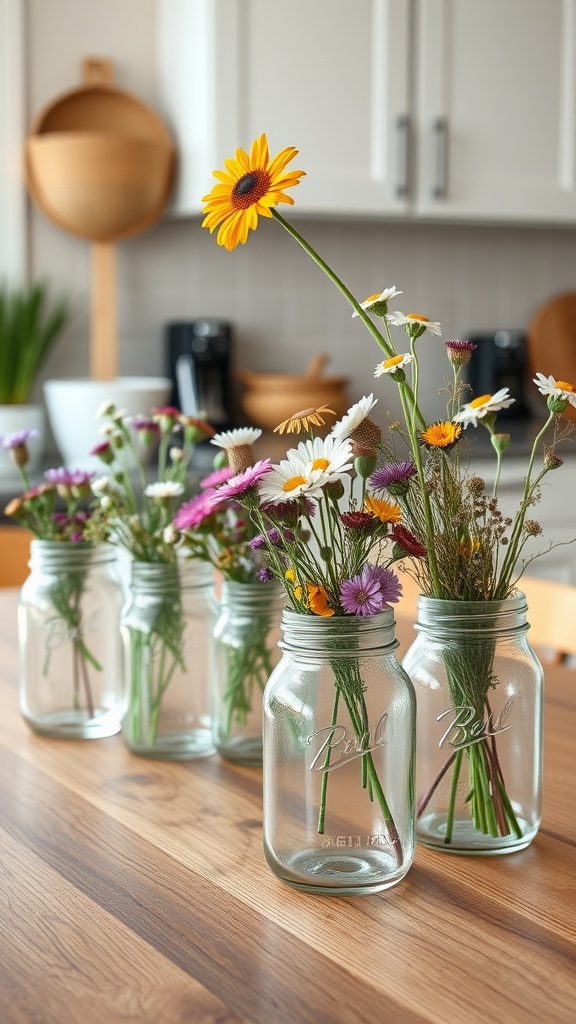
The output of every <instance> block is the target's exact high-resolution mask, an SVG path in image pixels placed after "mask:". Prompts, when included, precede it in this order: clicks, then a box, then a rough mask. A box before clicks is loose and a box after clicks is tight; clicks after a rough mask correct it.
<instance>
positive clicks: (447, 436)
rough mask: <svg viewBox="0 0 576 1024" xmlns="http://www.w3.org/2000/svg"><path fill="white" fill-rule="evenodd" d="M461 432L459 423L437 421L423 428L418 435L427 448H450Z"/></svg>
mask: <svg viewBox="0 0 576 1024" xmlns="http://www.w3.org/2000/svg"><path fill="white" fill-rule="evenodd" d="M461 433H462V427H461V426H460V424H459V423H450V421H447V422H445V423H442V422H440V421H439V422H438V423H433V424H432V426H430V427H427V429H426V430H423V431H422V433H421V434H420V437H421V439H422V441H423V442H424V444H425V445H427V447H428V448H451V447H452V445H453V444H456V442H457V441H458V439H459V437H460V434H461Z"/></svg>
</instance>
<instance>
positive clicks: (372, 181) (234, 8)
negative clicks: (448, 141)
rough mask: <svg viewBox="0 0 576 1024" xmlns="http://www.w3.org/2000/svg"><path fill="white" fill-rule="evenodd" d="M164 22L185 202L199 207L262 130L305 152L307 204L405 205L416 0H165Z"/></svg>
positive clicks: (314, 207)
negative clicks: (229, 161) (226, 164)
mask: <svg viewBox="0 0 576 1024" xmlns="http://www.w3.org/2000/svg"><path fill="white" fill-rule="evenodd" d="M159 27H160V68H161V74H160V81H161V89H162V98H163V102H164V114H165V116H166V117H167V120H168V122H169V123H172V126H173V128H174V130H175V133H176V139H177V144H178V146H179V149H180V174H179V180H178V185H177V193H176V201H175V206H174V209H175V212H177V213H193V212H197V211H198V210H199V208H200V206H201V203H200V199H201V197H202V196H203V195H205V193H206V192H207V191H208V190H209V189H210V188H211V187H212V185H213V184H214V179H213V178H212V170H213V169H214V168H215V167H219V166H222V164H223V160H224V159H225V158H226V157H228V156H232V155H233V153H234V151H235V149H236V147H237V146H239V145H241V146H242V147H243V148H246V149H247V148H249V146H250V144H251V142H252V140H253V139H255V138H256V137H257V136H258V135H260V134H261V133H262V132H265V133H266V135H267V137H268V142H269V145H270V150H271V152H273V153H276V152H278V151H279V150H280V149H284V148H285V147H286V146H295V147H296V148H297V149H298V150H299V155H298V157H297V158H296V160H295V161H294V166H296V165H297V166H298V167H302V168H303V169H304V170H306V172H307V176H306V178H304V179H303V180H302V182H301V184H300V185H299V186H298V189H297V190H296V191H297V196H296V194H295V199H296V202H297V208H298V211H299V212H304V211H308V212H322V213H342V212H345V213H366V214H372V213H373V212H374V211H376V210H379V211H386V212H388V213H405V212H406V211H407V208H408V141H409V140H408V132H409V119H408V109H409V35H408V30H409V5H408V3H407V2H406V0H312V2H311V0H291V3H290V4H285V3H281V2H279V0H192V2H190V0H160V26H159Z"/></svg>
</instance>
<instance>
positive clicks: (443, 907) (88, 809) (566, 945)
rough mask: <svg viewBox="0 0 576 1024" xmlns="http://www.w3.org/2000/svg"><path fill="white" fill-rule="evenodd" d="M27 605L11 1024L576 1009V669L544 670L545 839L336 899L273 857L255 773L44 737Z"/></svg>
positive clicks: (16, 747) (13, 777)
mask: <svg viewBox="0 0 576 1024" xmlns="http://www.w3.org/2000/svg"><path fill="white" fill-rule="evenodd" d="M16 604H17V596H16V592H15V591H12V590H6V591H1V592H0V704H1V708H2V715H1V718H0V722H1V726H0V850H1V855H0V893H1V907H0V951H1V955H0V1022H1V1024H40V1022H41V1024H72V1022H73V1024H76V1022H77V1024H132V1022H134V1024H147V1022H154V1024H180V1022H194V1024H205V1022H206V1024H208V1022H214V1024H216V1022H218V1024H236V1022H250V1024H380V1022H385V1024H387V1022H394V1024H445V1022H454V1024H492V1022H494V1024H496V1022H498V1024H500V1022H502V1024H512V1022H513V1024H531V1022H538V1024H540V1022H550V1024H567V1022H569V1021H572V1020H574V1011H575V1006H576V955H575V954H576V922H575V915H574V910H575V906H576V898H575V896H576V892H575V882H574V877H575V874H576V872H575V866H576V820H575V818H576V815H575V802H574V782H575V775H576V772H575V766H576V756H575V752H574V749H575V741H574V737H575V735H576V696H575V691H576V687H575V685H574V684H575V682H576V675H575V673H574V670H571V669H568V668H565V667H563V666H554V667H552V668H550V669H549V670H547V692H546V733H545V758H544V764H545V792H544V819H543V825H542V830H541V832H540V833H539V835H538V837H537V838H536V840H535V841H534V843H533V844H532V845H531V846H530V847H529V848H528V849H526V850H524V851H522V852H520V853H516V854H511V855H509V856H503V857H458V856H454V855H446V854H441V853H440V854H439V853H436V852H433V851H430V850H426V849H424V848H420V847H419V848H418V850H417V854H416V858H415V862H414V866H413V868H412V869H411V870H410V872H409V873H408V875H407V877H406V878H405V879H404V881H403V882H402V883H400V884H399V885H398V886H396V887H395V888H393V889H391V890H389V891H388V892H386V893H382V894H380V895H378V896H368V897H361V898H356V899H354V898H335V897H322V896H314V895H308V894H305V893H300V892H296V891H294V890H292V889H290V888H288V887H287V886H284V885H282V883H280V882H279V881H277V880H276V879H275V877H274V876H273V875H272V874H271V873H270V871H269V869H268V867H267V866H266V864H265V862H264V858H263V855H262V834H261V832H262V827H261V826H262V804H261V783H262V779H261V772H260V771H259V770H258V769H248V768H241V767H237V766H233V765H230V764H227V763H226V762H224V761H222V760H221V759H220V758H219V757H218V756H213V757H209V758H204V759H202V760H199V761H196V762H194V761H192V762H188V763H169V762H152V761H147V760H146V759H143V758H137V757H134V756H133V755H131V754H129V753H128V751H127V750H126V749H125V747H124V745H123V743H122V739H121V738H120V737H119V736H116V737H113V738H111V739H106V740H92V741H64V740H62V741H60V740H52V739H44V738H39V737H37V736H34V735H33V734H32V733H30V732H29V731H28V730H27V728H26V726H25V725H24V723H23V721H22V719H21V717H20V714H19V711H18V702H17V667H18V660H17V643H16ZM399 630H400V633H401V635H402V638H403V641H404V643H406V642H407V641H408V638H409V633H410V627H409V625H408V624H407V623H406V622H401V623H400V625H399Z"/></svg>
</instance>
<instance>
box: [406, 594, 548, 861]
mask: <svg viewBox="0 0 576 1024" xmlns="http://www.w3.org/2000/svg"><path fill="white" fill-rule="evenodd" d="M526 614H527V604H526V598H525V596H524V594H520V593H517V594H515V595H514V596H512V597H509V598H507V599H505V600H502V601H448V600H441V599H438V598H430V597H423V596H421V597H420V598H419V599H418V621H417V623H416V629H417V630H418V634H419V635H418V637H417V639H416V640H415V641H414V643H413V644H412V646H411V647H410V649H409V651H408V652H407V654H406V656H405V658H404V662H403V665H404V668H405V669H406V672H408V674H409V675H410V677H411V679H412V682H413V683H414V686H415V689H416V702H417V709H418V712H417V730H418V747H417V767H416V787H417V837H418V839H419V840H420V842H422V843H424V844H425V845H426V846H430V847H433V848H434V849H436V850H442V851H444V852H447V853H470V854H496V853H512V852H513V851H514V850H522V849H524V847H525V846H528V844H529V843H530V842H531V841H532V839H533V838H534V836H535V835H536V833H537V831H538V827H539V824H540V815H541V785H542V689H543V672H542V666H541V665H540V662H539V661H538V659H537V657H536V655H535V654H534V651H533V650H532V648H531V647H530V645H529V643H528V640H527V637H526V632H527V630H528V622H527V620H526Z"/></svg>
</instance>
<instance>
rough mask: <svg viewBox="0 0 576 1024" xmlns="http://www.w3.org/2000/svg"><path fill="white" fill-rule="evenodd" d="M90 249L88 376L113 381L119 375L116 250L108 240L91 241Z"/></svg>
mask: <svg viewBox="0 0 576 1024" xmlns="http://www.w3.org/2000/svg"><path fill="white" fill-rule="evenodd" d="M91 248H92V318H91V333H90V376H91V377H92V379H93V380H115V378H116V377H117V376H118V339H117V335H118V325H117V319H116V252H115V249H114V246H113V244H112V243H111V242H93V243H92V247H91Z"/></svg>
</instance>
